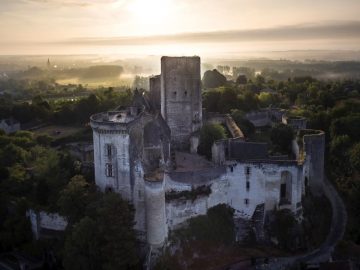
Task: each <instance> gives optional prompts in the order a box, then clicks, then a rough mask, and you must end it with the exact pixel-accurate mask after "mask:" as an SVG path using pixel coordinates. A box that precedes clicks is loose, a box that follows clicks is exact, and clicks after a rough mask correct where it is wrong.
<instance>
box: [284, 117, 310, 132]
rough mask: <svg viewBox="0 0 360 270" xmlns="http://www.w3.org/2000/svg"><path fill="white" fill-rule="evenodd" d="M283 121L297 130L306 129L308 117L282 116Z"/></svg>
mask: <svg viewBox="0 0 360 270" xmlns="http://www.w3.org/2000/svg"><path fill="white" fill-rule="evenodd" d="M282 123H283V124H285V125H289V126H290V127H292V128H293V130H295V131H299V130H302V129H306V124H307V119H306V118H305V117H291V116H286V115H283V116H282Z"/></svg>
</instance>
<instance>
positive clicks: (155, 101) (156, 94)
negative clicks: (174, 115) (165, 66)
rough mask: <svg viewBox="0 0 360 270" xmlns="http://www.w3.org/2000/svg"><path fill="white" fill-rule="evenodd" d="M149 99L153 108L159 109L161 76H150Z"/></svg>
mask: <svg viewBox="0 0 360 270" xmlns="http://www.w3.org/2000/svg"><path fill="white" fill-rule="evenodd" d="M150 100H151V103H152V105H153V106H154V108H155V109H156V110H158V111H160V110H161V76H160V75H157V76H153V77H151V78H150Z"/></svg>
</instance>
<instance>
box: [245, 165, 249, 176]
mask: <svg viewBox="0 0 360 270" xmlns="http://www.w3.org/2000/svg"><path fill="white" fill-rule="evenodd" d="M245 173H246V175H250V167H245Z"/></svg>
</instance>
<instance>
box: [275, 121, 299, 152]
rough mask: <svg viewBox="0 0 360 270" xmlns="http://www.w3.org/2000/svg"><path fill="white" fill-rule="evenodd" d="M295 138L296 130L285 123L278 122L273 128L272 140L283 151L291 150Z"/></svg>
mask: <svg viewBox="0 0 360 270" xmlns="http://www.w3.org/2000/svg"><path fill="white" fill-rule="evenodd" d="M293 138H294V131H293V130H292V128H291V127H289V126H288V125H285V124H282V123H281V124H278V125H276V126H275V127H273V128H272V129H271V133H270V139H271V142H272V143H273V144H274V145H275V146H277V147H279V148H280V150H281V151H286V152H290V151H291V141H292V140H293Z"/></svg>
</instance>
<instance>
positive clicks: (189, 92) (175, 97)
mask: <svg viewBox="0 0 360 270" xmlns="http://www.w3.org/2000/svg"><path fill="white" fill-rule="evenodd" d="M161 114H162V116H163V118H164V119H165V121H166V122H167V124H168V126H169V127H170V130H171V141H172V143H173V145H174V146H175V148H180V149H186V148H188V147H189V138H190V135H191V133H192V132H194V131H197V130H199V129H200V127H201V122H202V104H201V79H200V58H199V57H162V58H161Z"/></svg>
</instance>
